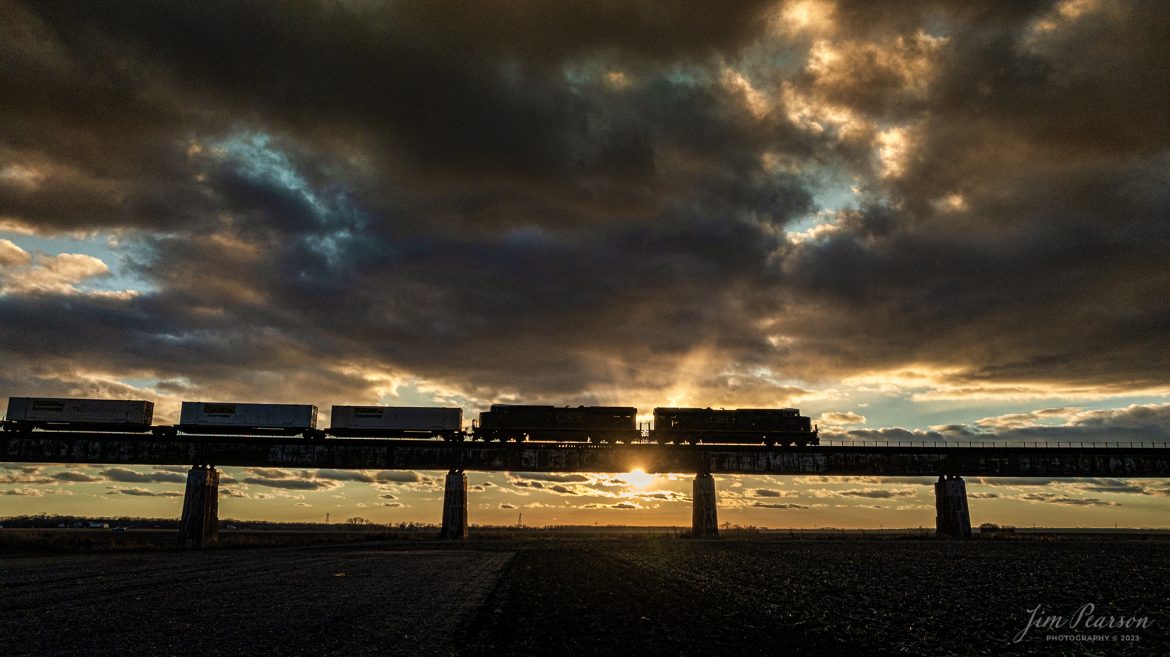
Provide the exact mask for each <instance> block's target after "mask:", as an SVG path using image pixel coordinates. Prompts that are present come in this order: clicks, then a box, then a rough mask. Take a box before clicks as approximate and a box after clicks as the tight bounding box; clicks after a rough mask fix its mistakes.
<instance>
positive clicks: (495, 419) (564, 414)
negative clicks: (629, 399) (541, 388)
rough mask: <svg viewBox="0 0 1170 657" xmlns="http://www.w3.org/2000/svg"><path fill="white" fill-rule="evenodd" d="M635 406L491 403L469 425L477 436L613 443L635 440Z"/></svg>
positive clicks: (487, 438) (506, 439)
mask: <svg viewBox="0 0 1170 657" xmlns="http://www.w3.org/2000/svg"><path fill="white" fill-rule="evenodd" d="M637 416H638V409H636V408H633V407H627V406H577V407H575V408H574V407H571V406H565V407H556V406H521V405H513V404H492V406H491V409H490V410H487V411H484V412H482V413H480V414H479V425H478V426H476V427H474V428H473V429H472V435H473V436H474V437H475V439H476V440H485V441H488V442H491V441H493V440H498V441H500V442H506V441H509V440H515V441H517V442H520V441H524V440H556V441H573V442H600V443H614V442H618V441H625V442H628V441H632V440H638V439H639V438H641V437H642V434H641V432H640V431H638V426H637Z"/></svg>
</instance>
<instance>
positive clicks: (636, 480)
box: [622, 468, 657, 489]
mask: <svg viewBox="0 0 1170 657" xmlns="http://www.w3.org/2000/svg"><path fill="white" fill-rule="evenodd" d="M656 480H657V477H655V476H654V475H652V474H646V471H645V470H643V469H642V468H634V469H633V470H630V471H629V472H628V473H627V474H626V475H625V476H624V477H622V481H624V482H626V483H627V484H628V485H630V486H633V487H634V488H639V489H643V488H649V487H651V486H653V485H654V482H655V481H656Z"/></svg>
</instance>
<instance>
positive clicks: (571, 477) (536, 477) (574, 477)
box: [507, 472, 591, 484]
mask: <svg viewBox="0 0 1170 657" xmlns="http://www.w3.org/2000/svg"><path fill="white" fill-rule="evenodd" d="M507 474H508V476H509V477H511V476H513V475H512V473H507ZM521 476H522V477H523V478H524V479H526V480H528V481H551V482H557V483H562V484H565V483H580V482H586V481H591V479H590V478H589V477H587V476H585V475H583V474H576V473H560V472H526V473H524V474H523V475H521Z"/></svg>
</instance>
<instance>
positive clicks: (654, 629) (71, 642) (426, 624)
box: [0, 538, 1170, 656]
mask: <svg viewBox="0 0 1170 657" xmlns="http://www.w3.org/2000/svg"><path fill="white" fill-rule="evenodd" d="M1167 590H1170V541H1164V540H1128V539H1118V538H1111V539H1101V540H1097V539H1085V538H1079V539H1068V540H1063V539H1062V540H1005V541H998V540H975V541H968V542H953V541H938V540H840V539H838V540H799V539H797V540H767V539H757V540H750V539H742V540H739V539H732V540H728V539H724V540H716V541H691V540H680V539H674V538H608V539H569V540H557V539H544V540H539V539H534V540H514V539H472V540H470V541H467V542H465V543H461V544H451V543H442V542H438V541H428V540H399V541H380V542H370V543H360V544H349V545H328V546H320V545H319V546H301V547H278V548H255V549H240V550H208V551H201V552H181V551H129V552H126V551H119V552H105V553H85V554H77V553H69V554H54V555H44V556H41V555H36V554H30V553H23V554H15V555H5V556H0V591H2V594H3V595H2V597H0V654H4V655H10V656H16V655H103V654H109V655H115V654H116V655H237V654H247V655H342V654H344V655H382V654H391V655H399V654H400V655H456V654H482V655H508V654H524V655H527V654H531V655H536V654H563V655H629V654H649V655H725V654H736V655H777V654H796V655H804V654H808V655H822V654H823V655H829V654H847V653H848V654H862V653H872V652H875V651H878V652H886V653H889V652H900V653H903V654H923V655H926V654H929V655H939V654H955V655H966V654H999V653H1003V652H1007V653H1014V654H1167V652H1168V651H1170V632H1168V630H1170V599H1168V598H1167V596H1166V593H1165V592H1166V591H1167ZM1086 603H1090V604H1093V605H1095V612H1094V613H1095V614H1096V615H1098V616H1102V615H1113V616H1122V615H1124V616H1127V617H1128V616H1145V617H1147V618H1148V619H1149V620H1150V621H1152V624H1150V625H1149V626H1148V627H1146V628H1142V629H1134V630H1109V629H1105V630H1088V631H1086V630H1082V631H1081V633H1083V634H1098V635H1104V636H1107V637H1108V636H1112V635H1114V634H1116V635H1117V636H1119V637H1122V636H1123V635H1125V636H1129V635H1134V636H1136V637H1137V638H1136V640H1134V639H1132V638H1130V639H1126V640H1122V639H1120V638H1119V639H1118V640H1116V641H1114V640H1112V639H1106V640H1104V641H1095V642H1084V641H1080V642H1075V643H1074V641H1076V640H1075V639H1057V640H1053V639H1051V638H1049V636H1048V635H1050V634H1054V635H1066V634H1070V632H1069V631H1067V630H1047V629H1040V628H1033V629H1031V630H1030V631H1029V632H1028V633H1027V635H1026V636H1025V638H1024V640H1022V641H1020V642H1018V643H1015V642H1013V640H1012V639H1013V637H1014V636H1016V635H1017V634H1018V633H1019V632H1020V631H1021V630H1023V629H1025V627H1027V624H1028V619H1029V617H1030V616H1031V613H1030V611H1029V610H1031V609H1033V608H1035V607H1036V606H1037V605H1039V606H1041V607H1042V610H1043V613H1045V614H1052V615H1064V616H1071V615H1072V614H1073V613H1074V612H1075V611H1076V610H1077V609H1078V608H1079V607H1081V606H1082V605H1084V604H1086ZM1076 633H1077V632H1072V634H1076Z"/></svg>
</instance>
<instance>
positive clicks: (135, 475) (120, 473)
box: [99, 467, 187, 484]
mask: <svg viewBox="0 0 1170 657" xmlns="http://www.w3.org/2000/svg"><path fill="white" fill-rule="evenodd" d="M99 474H101V475H102V476H103V477H105V478H106V479H108V480H110V481H118V482H123V483H132V484H146V483H173V484H182V483H186V481H187V477H186V476H185V475H181V474H178V473H176V472H158V471H155V472H138V471H136V470H131V469H129V468H121V467H114V468H106V469H105V470H102V471H101V472H100V473H99Z"/></svg>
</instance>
